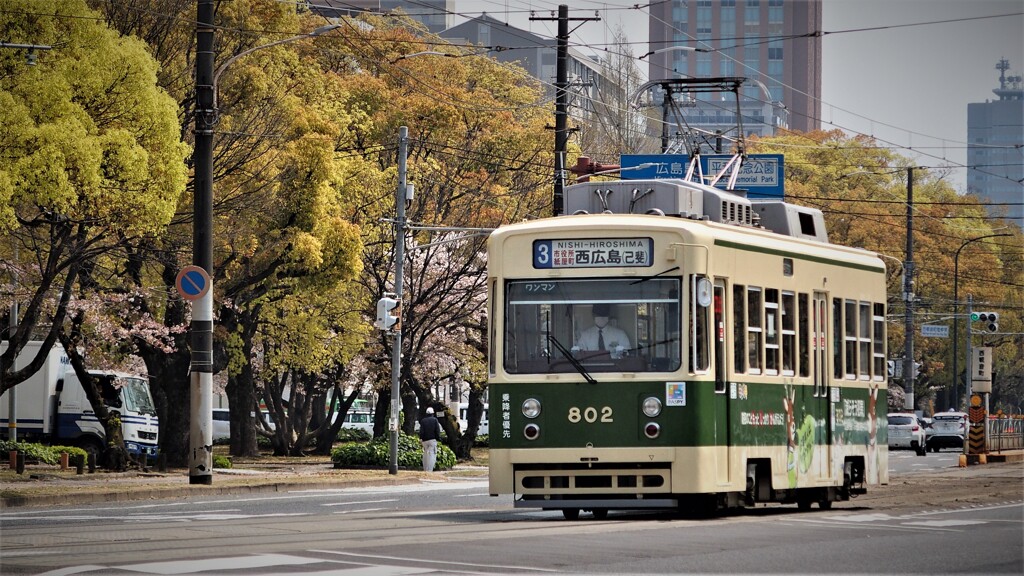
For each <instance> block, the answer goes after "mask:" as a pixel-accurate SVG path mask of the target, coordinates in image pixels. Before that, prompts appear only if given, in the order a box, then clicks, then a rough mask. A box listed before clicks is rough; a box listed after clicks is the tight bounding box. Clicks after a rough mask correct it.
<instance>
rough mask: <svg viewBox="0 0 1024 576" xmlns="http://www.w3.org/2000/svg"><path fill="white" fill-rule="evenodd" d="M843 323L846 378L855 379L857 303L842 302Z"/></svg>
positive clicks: (851, 301)
mask: <svg viewBox="0 0 1024 576" xmlns="http://www.w3.org/2000/svg"><path fill="white" fill-rule="evenodd" d="M843 321H844V326H845V332H844V334H843V344H844V351H843V355H844V356H845V360H846V377H847V378H849V379H855V378H856V377H857V303H856V302H855V301H853V300H846V301H844V302H843Z"/></svg>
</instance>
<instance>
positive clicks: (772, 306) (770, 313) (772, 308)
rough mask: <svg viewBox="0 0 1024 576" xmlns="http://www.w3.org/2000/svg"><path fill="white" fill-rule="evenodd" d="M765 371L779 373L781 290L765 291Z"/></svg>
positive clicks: (769, 289) (770, 289)
mask: <svg viewBox="0 0 1024 576" xmlns="http://www.w3.org/2000/svg"><path fill="white" fill-rule="evenodd" d="M764 371H765V374H778V373H779V291H778V290H776V289H775V288H767V289H765V291H764Z"/></svg>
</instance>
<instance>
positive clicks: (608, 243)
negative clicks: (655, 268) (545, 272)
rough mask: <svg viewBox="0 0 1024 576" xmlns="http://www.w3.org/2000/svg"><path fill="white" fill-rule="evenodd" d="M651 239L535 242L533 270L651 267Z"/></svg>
mask: <svg viewBox="0 0 1024 576" xmlns="http://www.w3.org/2000/svg"><path fill="white" fill-rule="evenodd" d="M653 256H654V239H652V238H574V239H571V240H534V242H533V267H534V268H614V267H641V266H651V265H652V264H653V262H652V261H651V260H652V257H653Z"/></svg>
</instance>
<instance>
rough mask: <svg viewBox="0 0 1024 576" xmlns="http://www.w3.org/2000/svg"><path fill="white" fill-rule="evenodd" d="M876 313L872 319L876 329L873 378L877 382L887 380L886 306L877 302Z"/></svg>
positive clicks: (873, 336)
mask: <svg viewBox="0 0 1024 576" xmlns="http://www.w3.org/2000/svg"><path fill="white" fill-rule="evenodd" d="M874 312H875V313H874V316H873V317H872V322H873V323H874V328H875V329H874V332H873V333H872V338H873V339H874V356H873V358H874V366H873V368H874V372H873V376H872V377H873V378H874V379H875V380H885V377H886V367H885V304H880V303H878V302H875V304H874Z"/></svg>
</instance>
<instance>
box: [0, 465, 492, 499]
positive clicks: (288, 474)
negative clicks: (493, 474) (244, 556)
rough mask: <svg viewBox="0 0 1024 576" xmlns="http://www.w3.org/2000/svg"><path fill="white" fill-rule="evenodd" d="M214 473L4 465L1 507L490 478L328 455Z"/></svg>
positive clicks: (467, 470)
mask: <svg viewBox="0 0 1024 576" xmlns="http://www.w3.org/2000/svg"><path fill="white" fill-rule="evenodd" d="M213 472H214V473H213V479H212V480H213V481H212V483H211V484H210V485H204V484H190V483H189V480H190V479H189V476H188V470H186V469H172V470H169V471H167V472H152V471H149V472H141V471H138V470H133V471H129V472H103V471H97V472H96V473H94V474H88V473H86V474H76V473H75V470H74V468H71V469H68V470H66V471H62V470H61V469H60V467H59V466H49V465H45V464H42V465H29V466H26V468H25V473H24V474H21V475H19V474H16V473H15V471H14V470H10V469H8V468H6V467H4V468H0V509H7V508H14V507H20V506H49V505H53V504H58V503H60V504H67V503H68V502H69V501H71V502H74V503H78V504H88V503H94V502H126V501H133V500H151V499H157V498H191V497H194V496H209V495H223V494H250V493H253V494H255V493H266V492H285V491H289V490H318V489H332V488H359V487H367V486H393V485H399V484H416V483H420V482H438V481H441V482H448V481H459V480H465V479H470V480H480V479H486V478H487V469H486V468H484V467H480V466H456V467H455V468H454V469H452V470H447V471H444V472H434V473H426V472H423V471H421V470H404V469H399V470H398V474H389V473H388V471H387V470H386V469H385V470H379V469H359V470H354V469H335V468H334V467H333V465H332V464H331V463H330V461H327V460H323V461H309V462H302V463H295V464H286V465H266V464H259V463H249V464H243V465H241V466H240V467H239V468H230V469H219V468H218V469H214V471H213Z"/></svg>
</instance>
